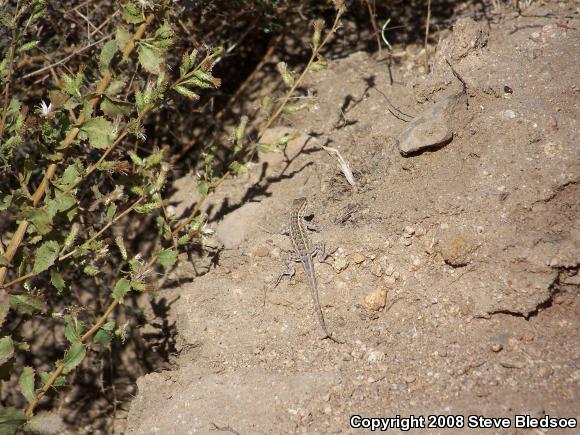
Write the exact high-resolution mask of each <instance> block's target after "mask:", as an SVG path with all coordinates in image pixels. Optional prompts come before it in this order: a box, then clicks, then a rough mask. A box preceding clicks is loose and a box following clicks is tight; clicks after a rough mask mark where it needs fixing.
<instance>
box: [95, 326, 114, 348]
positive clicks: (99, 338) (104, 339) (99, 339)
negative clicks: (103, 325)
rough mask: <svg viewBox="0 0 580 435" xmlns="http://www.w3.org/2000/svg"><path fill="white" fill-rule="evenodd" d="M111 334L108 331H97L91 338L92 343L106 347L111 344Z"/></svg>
mask: <svg viewBox="0 0 580 435" xmlns="http://www.w3.org/2000/svg"><path fill="white" fill-rule="evenodd" d="M111 338H112V336H111V333H110V332H109V331H105V330H104V329H99V330H98V331H97V333H96V334H95V338H93V342H94V343H96V344H103V345H107V344H110V343H111Z"/></svg>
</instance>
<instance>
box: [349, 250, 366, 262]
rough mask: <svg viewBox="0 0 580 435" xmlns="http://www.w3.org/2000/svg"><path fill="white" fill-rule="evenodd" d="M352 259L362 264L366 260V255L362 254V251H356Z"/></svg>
mask: <svg viewBox="0 0 580 435" xmlns="http://www.w3.org/2000/svg"><path fill="white" fill-rule="evenodd" d="M352 260H353V261H354V262H355V263H356V264H361V263H362V262H363V261H365V256H364V255H362V254H361V253H360V252H355V253H354V254H353V256H352Z"/></svg>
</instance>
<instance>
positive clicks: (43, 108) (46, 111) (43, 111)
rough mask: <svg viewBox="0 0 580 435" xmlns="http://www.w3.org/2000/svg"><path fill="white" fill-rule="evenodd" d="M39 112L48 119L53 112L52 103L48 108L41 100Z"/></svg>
mask: <svg viewBox="0 0 580 435" xmlns="http://www.w3.org/2000/svg"><path fill="white" fill-rule="evenodd" d="M38 111H39V112H40V115H41V116H44V117H45V118H46V117H47V116H48V115H49V114H50V113H51V112H52V103H50V104H49V105H48V106H47V105H46V103H45V102H44V100H40V106H39V107H38Z"/></svg>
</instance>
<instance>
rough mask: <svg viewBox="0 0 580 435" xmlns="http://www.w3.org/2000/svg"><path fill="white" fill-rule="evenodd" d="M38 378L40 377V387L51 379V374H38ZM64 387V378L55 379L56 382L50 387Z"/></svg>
mask: <svg viewBox="0 0 580 435" xmlns="http://www.w3.org/2000/svg"><path fill="white" fill-rule="evenodd" d="M38 376H39V377H40V382H41V383H42V386H45V385H46V383H47V382H48V380H49V379H50V378H51V376H52V372H40V373H38ZM65 385H66V379H65V378H64V376H59V377H58V378H56V381H54V383H53V384H52V387H53V388H57V387H64V386H65Z"/></svg>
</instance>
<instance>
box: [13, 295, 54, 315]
mask: <svg viewBox="0 0 580 435" xmlns="http://www.w3.org/2000/svg"><path fill="white" fill-rule="evenodd" d="M10 307H11V308H12V309H13V310H15V311H16V312H17V313H18V314H22V315H24V314H26V315H32V314H34V313H35V312H37V311H40V312H44V311H46V305H45V303H44V301H43V300H42V299H41V298H40V297H39V296H33V295H29V294H25V293H19V294H11V295H10Z"/></svg>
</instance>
